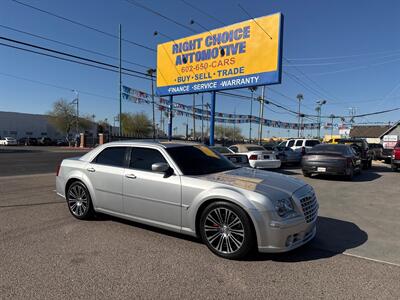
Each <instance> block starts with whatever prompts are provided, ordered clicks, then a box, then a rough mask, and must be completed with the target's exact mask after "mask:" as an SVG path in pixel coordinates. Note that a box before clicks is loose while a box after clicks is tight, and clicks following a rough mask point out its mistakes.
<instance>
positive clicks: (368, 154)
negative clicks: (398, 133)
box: [338, 139, 373, 169]
mask: <svg viewBox="0 0 400 300" xmlns="http://www.w3.org/2000/svg"><path fill="white" fill-rule="evenodd" d="M338 144H346V145H350V146H352V148H353V149H354V150H355V151H356V153H357V154H358V155H359V156H360V158H361V165H362V167H363V168H364V169H368V168H371V167H372V158H373V152H372V150H371V149H370V148H369V144H368V143H367V141H366V140H364V139H340V140H338Z"/></svg>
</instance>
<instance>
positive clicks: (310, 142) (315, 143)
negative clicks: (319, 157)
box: [306, 140, 319, 147]
mask: <svg viewBox="0 0 400 300" xmlns="http://www.w3.org/2000/svg"><path fill="white" fill-rule="evenodd" d="M318 144H319V141H316V140H309V141H306V146H307V147H314V146H315V145H318Z"/></svg>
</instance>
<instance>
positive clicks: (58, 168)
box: [56, 164, 61, 176]
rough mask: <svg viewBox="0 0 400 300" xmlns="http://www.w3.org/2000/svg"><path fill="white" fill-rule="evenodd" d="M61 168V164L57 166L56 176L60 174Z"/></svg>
mask: <svg viewBox="0 0 400 300" xmlns="http://www.w3.org/2000/svg"><path fill="white" fill-rule="evenodd" d="M60 168H61V164H60V165H58V166H57V169H56V176H58V174H59V173H60Z"/></svg>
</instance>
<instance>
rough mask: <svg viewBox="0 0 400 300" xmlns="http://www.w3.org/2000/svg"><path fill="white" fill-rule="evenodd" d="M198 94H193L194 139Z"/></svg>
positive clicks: (194, 138) (194, 134)
mask: <svg viewBox="0 0 400 300" xmlns="http://www.w3.org/2000/svg"><path fill="white" fill-rule="evenodd" d="M195 111H196V95H195V94H193V108H192V112H193V140H194V141H195V140H196V114H195Z"/></svg>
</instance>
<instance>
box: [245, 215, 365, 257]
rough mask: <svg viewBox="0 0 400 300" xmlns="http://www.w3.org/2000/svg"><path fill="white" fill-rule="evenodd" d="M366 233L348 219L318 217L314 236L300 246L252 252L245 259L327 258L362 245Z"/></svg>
mask: <svg viewBox="0 0 400 300" xmlns="http://www.w3.org/2000/svg"><path fill="white" fill-rule="evenodd" d="M367 240H368V234H367V233H366V232H365V231H363V230H362V229H360V228H359V227H358V226H357V225H356V224H354V223H352V222H348V221H343V220H338V219H333V218H327V217H318V220H317V234H316V236H315V238H314V239H313V240H312V241H311V242H310V243H308V244H307V245H304V246H302V247H300V248H297V249H295V250H292V251H290V252H286V253H277V254H269V253H258V252H255V253H252V254H251V255H250V256H249V257H247V258H246V260H252V261H262V260H272V261H279V262H301V261H311V260H318V259H323V258H329V257H333V256H336V255H338V254H341V253H343V252H345V251H346V250H349V249H353V248H356V247H359V246H361V245H363V244H364V243H365V242H366V241H367Z"/></svg>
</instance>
